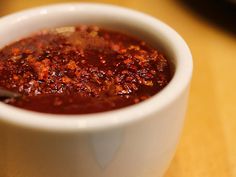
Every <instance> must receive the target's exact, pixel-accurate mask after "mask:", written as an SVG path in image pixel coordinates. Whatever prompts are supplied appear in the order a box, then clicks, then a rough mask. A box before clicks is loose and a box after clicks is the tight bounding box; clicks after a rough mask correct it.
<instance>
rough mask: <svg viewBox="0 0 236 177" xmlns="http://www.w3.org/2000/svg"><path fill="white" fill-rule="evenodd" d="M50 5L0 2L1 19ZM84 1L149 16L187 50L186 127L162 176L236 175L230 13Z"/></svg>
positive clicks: (183, 0)
mask: <svg viewBox="0 0 236 177" xmlns="http://www.w3.org/2000/svg"><path fill="white" fill-rule="evenodd" d="M74 1H75V0H74ZM222 1H223V0H222ZM54 2H63V1H60V0H34V1H31V0H21V1H19V0H10V1H4V0H3V1H1V0H0V16H2V15H6V14H9V13H12V12H15V11H18V10H22V9H25V8H28V7H33V6H39V5H44V4H48V3H54ZM89 2H105V3H112V4H116V5H121V6H125V7H129V8H133V9H136V10H140V11H143V12H145V13H148V14H150V15H152V16H154V17H156V18H159V19H161V20H163V21H164V22H166V23H167V24H169V25H170V26H172V27H173V28H174V29H176V31H178V32H179V33H180V34H181V35H182V36H183V37H184V39H185V40H186V42H187V43H188V44H189V46H190V48H191V51H192V54H193V61H194V72H193V80H192V84H191V92H190V99H189V107H188V112H187V115H186V123H185V126H184V130H183V134H182V137H181V140H180V143H179V145H178V148H177V152H176V155H175V157H174V159H173V161H172V163H171V165H170V167H169V169H168V171H167V172H166V175H165V177H236V141H235V140H236V139H235V135H236V109H235V105H236V77H235V76H236V68H235V66H236V57H235V56H236V26H234V25H235V23H233V21H230V20H231V19H232V16H231V14H230V13H229V11H227V10H226V11H223V9H221V8H222V7H223V6H221V5H220V7H216V8H215V9H214V8H213V7H212V6H211V5H210V4H208V5H210V6H209V7H211V8H210V10H212V12H211V11H210V12H209V11H208V9H207V8H209V7H207V4H205V3H206V1H204V0H202V1H201V0H199V1H196V0H195V1H194V0H100V1H96V0H95V1H91V0H90V1H89ZM197 2H198V3H197ZM209 2H211V1H208V3H209ZM213 3H214V1H213ZM197 7H198V8H199V7H200V8H199V9H201V10H205V11H199V9H198V8H197ZM221 10H222V11H221ZM205 12H207V13H205ZM224 13H225V14H224ZM219 14H220V15H221V16H219ZM234 14H235V13H234ZM222 15H223V16H222ZM232 15H233V14H232ZM217 20H219V21H217Z"/></svg>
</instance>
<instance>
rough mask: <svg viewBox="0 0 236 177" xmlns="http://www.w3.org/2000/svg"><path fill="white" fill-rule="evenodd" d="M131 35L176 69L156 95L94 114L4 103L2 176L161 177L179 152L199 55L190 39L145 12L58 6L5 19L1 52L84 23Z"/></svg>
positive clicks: (0, 112) (0, 113) (0, 22)
mask: <svg viewBox="0 0 236 177" xmlns="http://www.w3.org/2000/svg"><path fill="white" fill-rule="evenodd" d="M77 24H97V25H99V26H103V27H107V28H113V29H116V30H122V31H126V32H128V33H131V34H133V35H136V36H138V37H139V38H141V39H144V40H146V41H148V42H150V43H151V44H152V45H154V46H156V47H160V48H161V49H162V50H163V51H164V53H166V54H167V56H168V58H170V59H171V60H172V62H173V63H174V66H175V72H174V76H173V78H172V80H171V82H170V83H169V84H168V85H167V86H166V87H165V88H164V89H163V90H162V91H161V92H160V93H158V94H156V95H155V96H153V97H152V98H150V99H148V100H146V101H144V102H142V103H139V104H136V105H132V106H129V107H126V108H122V109H118V110H114V111H108V112H103V113H94V114H87V115H52V114H43V113H37V112H33V111H27V110H23V109H19V108H15V107H12V106H9V105H6V104H4V103H0V176H1V177H2V176H4V177H95V176H96V177H160V176H162V175H163V173H164V171H165V170H166V169H167V167H168V164H169V163H170V161H171V159H172V157H173V154H174V152H175V149H176V144H177V142H178V139H179V136H180V133H181V129H182V125H183V121H184V114H185V110H186V105H187V97H188V90H189V84H190V80H191V75H192V57H191V53H190V50H189V48H188V46H187V45H186V43H185V42H184V40H183V39H182V38H181V37H180V36H179V35H178V34H177V33H176V32H175V31H174V30H173V29H171V28H170V27H169V26H167V25H166V24H164V23H163V22H161V21H159V20H157V19H155V18H153V17H150V16H148V15H145V14H143V13H140V12H137V11H133V10H130V9H125V8H121V7H117V6H112V5H105V4H94V3H70V4H57V5H50V6H44V7H39V8H34V9H30V10H26V11H22V12H19V13H15V14H12V15H9V16H6V17H3V18H1V19H0V39H1V40H0V48H1V47H3V46H5V45H7V44H9V43H11V42H13V41H15V40H18V39H21V38H23V37H26V36H27V35H30V34H31V33H33V32H36V31H38V30H41V29H45V28H51V27H57V26H66V25H77Z"/></svg>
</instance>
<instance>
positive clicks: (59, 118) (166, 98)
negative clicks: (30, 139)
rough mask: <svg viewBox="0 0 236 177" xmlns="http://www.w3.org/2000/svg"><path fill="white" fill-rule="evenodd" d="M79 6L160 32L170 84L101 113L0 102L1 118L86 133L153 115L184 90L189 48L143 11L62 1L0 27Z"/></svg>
mask: <svg viewBox="0 0 236 177" xmlns="http://www.w3.org/2000/svg"><path fill="white" fill-rule="evenodd" d="M81 8H87V10H91V11H92V10H97V13H101V12H104V13H107V14H109V13H113V15H114V14H116V15H120V18H126V20H127V19H129V20H132V19H135V20H137V21H138V22H140V23H143V24H146V25H148V26H149V27H150V28H152V30H155V31H156V32H157V33H160V34H162V35H163V36H164V37H165V38H166V39H165V40H166V41H165V42H168V43H169V46H170V47H172V48H173V51H174V52H175V53H174V54H175V56H176V64H175V73H174V76H173V78H172V80H171V81H170V83H169V84H168V85H167V86H166V87H165V88H164V89H163V90H162V91H161V92H159V93H158V94H156V95H154V96H152V97H151V98H149V99H147V100H145V101H143V102H141V103H139V104H135V105H131V106H127V107H125V108H121V109H117V110H112V111H106V112H101V113H92V114H80V115H79V114H78V115H59V114H47V113H39V112H34V111H28V110H24V109H20V108H16V107H14V106H10V105H7V104H4V103H0V121H4V122H6V123H8V124H13V125H15V126H21V127H27V128H31V129H38V130H44V131H59V132H73V131H78V132H85V131H95V130H103V129H108V128H114V127H117V126H122V125H127V124H130V123H132V122H136V121H138V120H141V119H144V118H146V117H147V116H151V115H153V114H156V113H157V112H160V111H162V110H164V109H165V108H167V107H168V106H169V105H170V104H172V103H173V102H174V101H175V100H176V99H177V98H178V97H179V96H180V95H181V94H182V93H183V92H185V91H187V89H188V87H189V84H190V80H191V77H192V68H193V66H192V65H193V63H192V56H191V52H190V49H189V47H188V46H187V44H186V42H185V41H184V40H183V38H182V37H181V36H180V35H179V34H178V33H177V32H176V31H175V30H173V29H172V28H171V27H169V26H168V25H166V24H165V23H163V22H162V21H160V20H158V19H156V18H154V17H151V16H149V15H147V14H144V13H142V12H139V11H135V10H132V9H128V8H124V7H120V6H115V5H108V4H102V3H61V4H53V5H47V6H41V7H37V8H32V9H28V10H24V11H21V12H17V13H14V14H11V15H8V16H5V17H2V18H0V26H7V25H9V23H11V22H12V21H14V19H24V18H21V17H28V18H31V16H32V15H37V14H38V15H41V14H42V12H43V13H44V15H45V14H47V13H58V12H60V11H64V12H67V13H70V12H73V11H76V10H78V9H81ZM32 20H33V17H32Z"/></svg>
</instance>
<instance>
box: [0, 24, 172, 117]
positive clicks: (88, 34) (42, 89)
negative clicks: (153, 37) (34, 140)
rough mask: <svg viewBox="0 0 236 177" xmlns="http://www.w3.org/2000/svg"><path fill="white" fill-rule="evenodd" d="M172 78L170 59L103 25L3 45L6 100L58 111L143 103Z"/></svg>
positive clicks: (0, 82)
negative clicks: (13, 96) (12, 96)
mask: <svg viewBox="0 0 236 177" xmlns="http://www.w3.org/2000/svg"><path fill="white" fill-rule="evenodd" d="M170 79H171V72H170V65H169V62H168V60H167V59H166V58H165V57H164V56H163V54H162V53H160V52H159V51H158V50H157V49H155V48H152V47H151V46H149V45H148V44H146V43H145V42H144V41H141V40H138V39H136V38H134V37H131V36H129V35H126V34H123V33H120V32H116V31H111V30H107V29H103V28H99V27H98V26H86V25H79V26H75V27H61V28H56V29H49V30H43V31H40V32H38V33H37V34H34V35H32V36H30V37H27V38H24V39H22V40H19V41H17V42H15V43H13V44H10V45H8V46H6V47H4V48H3V49H1V50H0V87H3V88H6V89H8V90H11V91H15V92H19V93H21V94H22V95H23V97H20V98H17V99H6V100H2V101H4V102H5V103H7V104H10V105H14V106H17V107H20V108H24V109H28V110H33V111H38V112H45V113H55V114H86V113H95V112H102V111H108V110H113V109H118V108H122V107H125V106H128V105H132V104H136V103H139V102H141V101H143V100H146V99H148V98H149V97H151V96H153V95H154V94H156V93H158V92H159V91H160V90H161V89H163V87H165V86H166V85H167V84H168V82H169V81H170Z"/></svg>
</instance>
